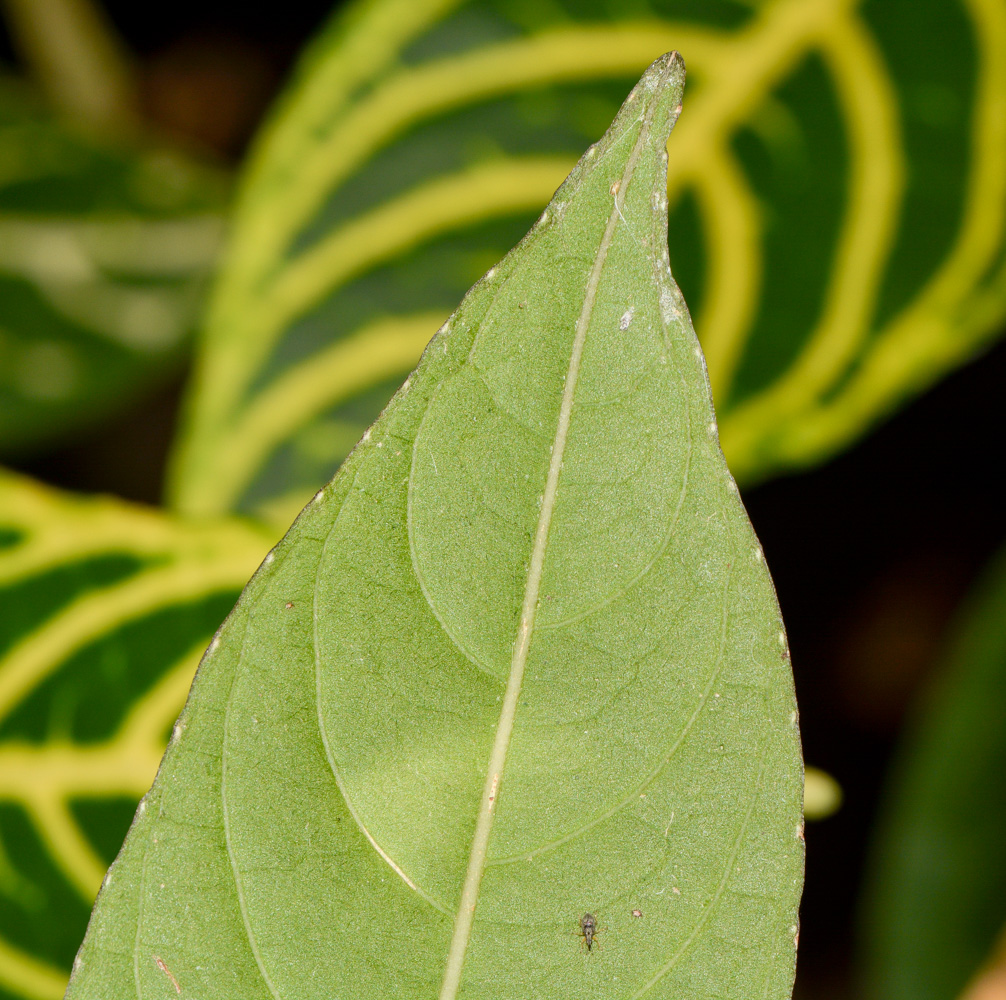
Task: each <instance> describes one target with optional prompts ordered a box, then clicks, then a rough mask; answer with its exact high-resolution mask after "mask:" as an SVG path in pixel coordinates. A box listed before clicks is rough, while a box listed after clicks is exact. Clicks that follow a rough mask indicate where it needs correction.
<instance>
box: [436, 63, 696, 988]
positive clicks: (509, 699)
mask: <svg viewBox="0 0 1006 1000" xmlns="http://www.w3.org/2000/svg"><path fill="white" fill-rule="evenodd" d="M675 62H676V56H674V57H672V58H670V59H669V60H668V62H667V64H666V65H665V66H664V68H663V72H662V73H661V79H660V80H659V81H657V82H656V85H655V87H654V91H653V93H652V94H651V97H650V102H649V106H648V107H647V108H646V111H645V114H644V116H643V123H642V126H641V128H640V130H639V135H638V136H637V138H636V142H635V144H634V145H633V148H632V152H631V153H630V154H629V158H628V160H627V161H626V165H625V169H624V170H623V171H622V175H621V177H620V178H619V179H618V181H617V182H616V183H615V184H613V185H612V200H613V205H612V209H611V212H610V213H609V215H608V221H607V224H606V226H605V230H604V235H603V236H602V238H601V243H600V245H599V247H598V249H597V253H596V255H595V257H594V264H593V267H592V268H591V271H590V275H589V277H588V279H587V285H586V289H585V291H584V301H583V306H582V308H581V310H580V316H579V318H578V319H577V324H576V332H575V335H574V338H573V345H572V348H571V351H570V360H569V366H568V368H567V372H566V380H565V383H564V387H563V395H562V401H561V403H560V407H559V415H558V420H557V423H556V431H555V436H554V438H553V443H552V453H551V457H550V460H549V468H548V475H547V477H546V481H545V492H544V494H543V497H542V503H541V512H540V514H539V516H538V526H537V529H536V531H535V536H534V543H533V546H532V550H531V559H530V562H529V565H528V573H527V579H526V582H525V588H524V601H523V605H522V608H521V618H520V625H519V626H518V629H517V637H516V640H515V642H514V651H513V657H512V659H511V664H510V675H509V678H508V680H507V687H506V693H505V694H504V696H503V705H502V707H501V709H500V717H499V722H498V723H497V726H496V735H495V738H494V740H493V747H492V751H491V753H490V756H489V765H488V768H487V771H486V778H485V782H484V785H483V790H482V798H481V801H480V803H479V812H478V816H477V819H476V823H475V832H474V834H473V836H472V843H471V848H470V851H469V857H468V868H467V871H466V873H465V881H464V885H463V886H462V890H461V899H460V901H459V904H458V913H457V917H456V918H455V923H454V934H453V935H452V938H451V944H450V949H449V951H448V954H447V962H446V966H445V969H444V979H443V984H442V986H441V990H440V1000H455V998H456V996H457V993H458V988H459V986H460V982H461V973H462V969H463V967H464V961H465V955H466V952H467V949H468V941H469V939H470V937H471V931H472V925H473V923H474V919H475V909H476V906H477V903H478V893H479V886H480V884H481V881H482V874H483V872H484V870H485V866H486V853H487V850H488V845H489V836H490V834H491V832H492V825H493V820H494V817H495V805H496V801H497V800H498V798H499V792H500V785H501V781H502V777H503V772H504V769H505V766H506V757H507V751H508V749H509V746H510V737H511V734H512V732H513V725H514V720H515V717H516V712H517V702H518V699H519V697H520V691H521V685H522V683H523V679H524V668H525V666H526V664H527V656H528V651H529V648H530V644H531V636H532V633H533V631H534V619H535V612H536V610H537V605H538V595H539V592H540V588H541V578H542V573H543V571H544V565H545V554H546V550H547V548H548V533H549V528H550V526H551V522H552V515H553V512H554V509H555V499H556V493H557V490H558V485H559V476H560V473H561V470H562V462H563V454H564V452H565V448H566V440H567V437H568V433H569V424H570V420H571V418H572V409H573V398H574V396H575V393H576V384H577V379H578V376H579V371H580V362H581V359H582V356H583V349H584V345H585V343H586V338H587V330H588V328H589V327H590V321H591V318H592V316H593V311H594V304H595V301H596V298H597V290H598V286H599V285H600V281H601V273H602V271H603V269H604V265H605V263H606V261H607V256H608V250H609V249H610V247H611V243H612V240H613V239H614V235H615V227H616V225H617V223H618V220H619V219H620V218H622V219H624V216H623V215H622V206H623V204H624V202H625V195H626V192H627V190H628V187H629V184H630V183H631V180H632V175H633V173H634V171H635V168H636V165H637V163H638V162H639V157H640V155H641V153H642V149H643V145H644V143H645V141H646V138H647V136H648V135H649V130H650V126H651V125H652V121H653V115H654V111H655V110H656V108H657V107H658V106H659V105H660V103H661V101H660V92H661V91H662V90H663V87H664V86H665V85H666V83H667V78H668V76H669V70H670V68H671V67H672V66H673V65H674V64H675ZM636 93H638V89H637V91H634V92H633V94H636ZM632 96H633V95H630V100H631V99H632Z"/></svg>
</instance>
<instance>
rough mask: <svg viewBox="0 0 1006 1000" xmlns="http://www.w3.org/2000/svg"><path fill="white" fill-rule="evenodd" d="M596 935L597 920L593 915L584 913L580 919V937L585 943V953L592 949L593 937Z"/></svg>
mask: <svg viewBox="0 0 1006 1000" xmlns="http://www.w3.org/2000/svg"><path fill="white" fill-rule="evenodd" d="M596 933H597V920H596V918H595V917H594V914H593V913H585V914H584V915H583V916H582V917H580V936H581V937H582V938H583V940H584V941H586V942H587V951H590V950H591V948H593V947H594V935H595V934H596Z"/></svg>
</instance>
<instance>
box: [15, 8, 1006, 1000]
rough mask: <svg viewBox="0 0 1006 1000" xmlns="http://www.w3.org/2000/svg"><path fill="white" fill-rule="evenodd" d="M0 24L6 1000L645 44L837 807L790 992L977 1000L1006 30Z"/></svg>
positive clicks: (999, 819) (752, 13)
mask: <svg viewBox="0 0 1006 1000" xmlns="http://www.w3.org/2000/svg"><path fill="white" fill-rule="evenodd" d="M0 12H2V16H3V18H4V21H3V24H4V28H5V31H6V34H5V35H4V36H3V39H2V48H0V57H2V59H3V64H2V75H0V459H2V460H3V461H4V462H6V465H7V467H8V471H6V472H3V473H2V475H0V608H2V610H0V997H17V998H39V1000H48V998H56V997H59V996H61V995H62V989H63V985H64V983H65V979H66V975H67V971H68V969H69V965H70V962H71V961H72V958H73V955H74V952H75V950H76V947H77V944H78V943H79V941H80V938H81V937H82V935H83V931H84V927H85V925H86V921H87V916H88V912H89V909H90V904H91V900H92V899H93V896H94V893H95V892H96V890H97V887H98V884H99V883H100V880H101V877H102V874H103V872H104V869H105V868H106V867H107V865H108V863H109V862H110V861H111V860H112V858H113V857H114V856H115V853H116V851H117V849H118V846H119V843H120V842H121V839H122V836H123V835H124V833H125V830H126V828H127V826H128V824H129V822H130V819H131V816H132V812H133V809H134V808H135V803H136V801H137V799H138V798H139V796H140V794H142V792H143V791H144V790H145V789H146V787H147V786H148V784H149V782H150V780H151V778H152V776H153V772H154V770H155V768H156V765H157V761H158V759H159V756H160V752H161V748H162V746H163V744H164V741H165V739H166V736H167V733H168V732H169V730H170V727H171V724H172V721H173V719H174V717H175V715H176V714H177V712H178V709H179V708H180V706H181V703H182V701H183V700H184V697H185V693H186V691H187V688H188V683H189V680H190V678H191V674H192V671H193V669H194V665H195V663H196V661H197V660H198V656H199V652H200V650H201V649H202V648H203V646H205V643H206V641H207V640H208V638H209V636H210V635H211V634H212V632H213V631H214V629H215V628H216V627H217V625H218V624H219V623H220V621H221V619H222V618H223V616H224V615H225V614H226V612H227V611H228V610H229V608H230V606H231V604H232V603H233V601H234V599H235V597H236V594H237V593H238V591H239V590H240V588H241V586H242V584H243V583H244V581H245V580H246V579H247V578H248V576H249V575H250V574H251V572H252V571H253V570H254V567H255V565H256V564H257V563H258V561H259V560H260V559H261V558H262V556H263V555H264V553H265V552H266V550H267V549H268V547H269V545H270V544H271V543H272V542H273V541H275V539H276V538H277V537H278V535H279V534H280V533H281V532H282V530H283V529H284V528H285V527H286V525H287V524H288V523H289V522H290V520H291V519H292V517H293V516H294V515H295V514H296V512H297V510H298V509H299V508H300V506H301V505H302V504H303V503H304V502H305V501H306V500H307V499H308V498H309V497H310V496H311V494H312V493H313V492H314V491H315V490H316V489H317V488H318V487H319V486H320V485H321V484H322V483H323V482H325V481H326V480H327V479H328V478H330V476H331V475H332V474H333V473H334V471H335V469H336V468H337V467H338V465H339V463H340V461H341V460H342V458H343V457H344V456H345V455H346V453H347V452H348V450H349V449H350V448H351V447H352V445H353V444H354V443H355V441H356V440H357V439H358V437H359V435H360V434H361V433H362V431H363V429H364V428H365V427H366V426H367V425H368V424H369V423H370V422H371V420H372V419H373V418H374V416H375V415H376V414H377V413H378V412H379V410H380V409H381V408H382V406H383V405H384V403H385V402H386V401H387V399H388V398H389V396H390V395H391V393H392V391H393V390H394V389H395V388H396V387H397V386H398V384H400V382H401V381H402V380H403V379H404V377H405V375H406V374H407V373H408V371H409V370H410V369H411V368H412V366H413V365H414V364H415V362H416V360H417V358H418V356H419V353H420V352H421V350H422V347H423V345H424V344H425V343H426V341H427V340H428V339H429V337H430V336H431V335H432V333H433V332H434V330H435V329H436V328H437V326H438V325H439V324H440V323H441V322H442V321H443V319H445V318H446V316H447V314H448V313H449V311H450V310H451V309H452V308H453V306H454V305H455V304H456V303H457V301H458V300H459V299H460V298H461V296H462V295H463V293H464V291H465V290H466V289H467V288H468V286H469V285H470V284H471V283H472V282H473V281H474V280H476V279H477V278H478V277H479V276H480V275H481V274H482V273H483V272H484V271H485V270H486V269H487V268H488V267H489V266H490V265H491V264H493V263H494V262H495V261H496V260H497V259H498V258H499V257H500V256H502V254H503V253H504V252H505V251H506V250H507V249H509V247H510V246H512V245H513V244H514V243H515V242H516V241H517V240H518V239H519V238H520V237H521V236H522V235H523V233H524V232H525V231H526V230H527V228H528V227H529V225H530V223H531V222H532V221H533V219H534V218H535V217H536V216H537V214H538V213H539V212H540V210H541V207H542V206H543V205H544V204H545V202H546V201H547V200H548V198H549V196H550V195H551V193H552V191H553V190H554V188H555V187H556V186H557V184H558V183H559V181H561V179H562V178H563V177H564V175H565V174H566V172H567V171H568V169H569V167H570V166H571V165H572V163H573V162H575V160H576V158H577V157H578V156H579V155H580V154H581V153H582V151H583V150H584V148H585V147H586V146H587V145H588V144H589V143H590V142H592V141H593V140H595V139H596V138H597V137H598V136H599V135H600V133H601V132H602V131H603V130H604V128H605V127H606V126H607V124H608V122H609V121H610V119H611V117H612V116H613V114H614V111H615V109H616V108H617V106H618V104H619V102H620V101H621V99H622V98H623V97H624V94H625V93H626V92H627V90H628V89H629V87H630V86H631V85H632V83H633V82H634V81H635V80H636V79H637V77H638V75H639V73H640V71H641V70H642V68H643V67H644V66H645V65H646V64H648V63H649V62H650V61H651V60H652V59H653V58H655V57H656V56H657V55H659V54H660V53H661V52H663V51H665V50H667V49H670V48H678V49H680V50H681V52H682V53H683V55H684V57H685V60H686V62H687V64H688V66H689V85H688V91H687V95H686V101H685V111H684V114H683V116H682V119H681V123H680V125H679V127H678V129H677V130H676V131H675V133H674V136H673V137H672V140H671V143H670V147H669V153H670V177H669V186H668V195H669V202H670V212H671V216H670V236H669V243H670V253H671V261H672V267H673V270H674V272H675V275H676V277H677V279H678V281H679V283H680V284H681V286H682V288H683V290H684V293H685V295H686V298H687V300H688V302H689V305H690V308H691V310H692V313H693V315H694V317H695V319H696V325H697V328H698V331H699V335H700V338H701V339H702V342H703V346H704V348H705V351H706V355H707V359H708V362H709V370H710V377H711V380H712V384H713V389H714V394H715V397H716V402H717V408H718V411H719V415H720V427H721V434H722V440H723V444H724V449H725V451H726V453H727V457H728V459H729V461H730V463H731V466H732V468H733V469H734V471H735V473H736V474H737V476H738V478H739V480H740V481H741V484H742V486H743V487H744V492H745V499H746V502H747V504H748V507H749V510H750V512H751V515H752V519H753V520H754V522H755V527H756V528H757V530H758V532H759V534H760V536H761V538H762V541H763V544H764V547H765V550H766V553H767V554H768V557H769V561H770V564H771V566H772V569H773V573H774V576H775V579H776V583H777V586H778V589H779V594H780V600H781V603H782V607H783V613H784V615H785V617H786V620H787V622H788V627H789V631H790V639H791V644H792V649H793V654H794V656H793V659H794V669H795V672H796V681H797V692H798V695H799V697H800V703H801V714H802V723H803V734H804V740H805V745H806V751H807V757H808V760H809V761H810V762H811V763H813V764H819V765H821V766H822V767H823V768H824V769H825V770H826V772H828V774H831V775H834V777H835V778H836V779H837V781H838V785H839V786H840V787H841V794H842V795H843V796H844V805H843V807H842V809H841V810H840V811H839V812H838V813H837V814H835V815H834V816H832V818H830V819H827V820H822V821H821V822H820V823H816V824H813V825H812V826H811V827H809V828H808V831H807V840H808V848H809V850H808V879H807V889H806V894H805V900H804V908H803V926H802V932H801V935H802V936H801V953H800V966H799V970H798V978H797V996H798V997H812V996H813V997H815V998H817V1000H819V998H827V997H853V996H860V995H862V996H871V997H872V996H876V997H881V996H883V997H885V998H888V997H898V998H901V997H903V998H905V1000H908V998H919V1000H929V998H931V1000H951V998H953V997H957V996H961V995H962V994H963V993H964V991H965V990H971V991H972V994H971V995H972V996H977V995H978V994H977V992H975V991H980V990H985V991H986V994H985V995H986V1000H991V998H992V997H993V996H994V995H995V994H992V993H988V990H989V989H993V990H994V989H996V988H998V989H999V990H1000V993H999V994H998V995H1000V996H1006V988H1004V987H1003V985H1002V984H1003V982H1004V980H1006V975H1004V974H1002V973H997V972H996V968H997V962H1000V961H1001V959H997V958H996V955H997V954H998V955H1001V954H1002V953H1001V951H1000V952H997V951H996V944H995V942H996V941H997V938H998V935H999V934H1000V932H1001V930H1002V928H1003V926H1004V924H1006V847H1004V843H1006V836H1003V831H1004V829H1006V824H1004V820H1006V781H1004V771H1006V768H1004V764H1006V725H1004V724H1003V723H1004V718H1003V715H1004V712H1003V708H1002V705H1003V698H1002V697H1001V695H1002V693H1003V687H1004V684H1006V652H1004V651H1006V604H1004V594H1006V583H1004V580H1006V577H1004V574H1003V567H1004V566H1006V564H1004V563H1003V558H1002V557H1001V556H1000V557H998V562H997V563H996V564H995V565H996V566H997V567H998V568H997V569H996V568H993V569H992V570H991V577H989V578H987V579H986V582H984V583H982V584H980V585H978V584H975V581H977V580H979V579H980V578H981V574H982V571H983V568H984V567H985V566H986V565H992V562H993V553H994V552H995V551H996V550H997V548H998V547H999V546H1000V545H1001V544H1002V542H1003V536H1004V531H1003V517H1002V510H1003V509H1004V491H1003V487H1002V485H1001V483H1000V482H999V479H1000V477H999V476H998V475H997V474H996V473H997V470H996V469H995V468H994V466H995V465H996V464H997V463H995V462H993V461H990V457H991V456H994V455H996V454H1002V449H1003V444H1004V441H1003V437H1004V429H1006V425H1004V421H1003V418H1002V406H1001V400H1002V398H1003V386H1004V378H1006V350H1004V348H1003V346H1001V345H1000V346H990V345H994V343H995V340H996V338H997V336H998V335H999V333H1001V332H1002V331H1003V328H1004V325H1006V321H1004V317H1006V241H1004V232H1006V0H862V2H858V3H857V2H853V0H767V2H757V0H703V2H701V3H700V2H695V0H632V2H628V0H619V2H613V0H612V2H608V0H535V2H533V3H532V2H528V0H365V2H361V0H356V2H353V3H347V4H336V5H335V9H333V4H332V3H331V2H330V0H289V2H288V3H286V4H284V5H282V9H276V8H275V5H271V6H270V9H269V10H268V11H263V12H261V13H256V12H255V11H252V10H250V9H249V5H246V4H237V3H236V2H226V0H201V2H200V3H198V4H197V3H195V2H194V0H189V2H184V0H179V2H176V3H173V4H171V5H170V7H164V8H161V7H159V9H158V10H157V12H156V15H155V14H154V13H152V12H150V11H149V10H147V9H146V6H145V5H139V4H135V3H131V2H129V0H106V2H105V3H104V4H103V5H98V4H97V3H96V0H4V2H3V3H2V4H0ZM305 46H306V48H305ZM302 48H303V49H304V54H303V56H302V57H298V55H297V54H298V53H299V52H300V50H301V49H302ZM274 97H275V102H274V103H273V104H272V109H271V110H270V111H269V112H268V113H266V110H265V109H266V107H267V105H269V104H270V102H271V101H273V99H274ZM260 122H262V124H260ZM252 136H254V138H252ZM232 176H233V177H235V178H236V180H235V181H233V182H232V180H231V178H232ZM234 191H236V194H234V193H232V192H234ZM225 225H226V226H227V227H229V234H228V236H227V238H226V240H223V238H222V236H223V230H224V227H225ZM213 275H215V276H213ZM211 276H213V277H212V280H211ZM983 352H984V353H983ZM961 366H963V367H961ZM955 369H958V370H957V371H956V372H955V373H954V370H955ZM952 373H953V374H952ZM899 409H900V412H899V413H897V415H895V412H896V411H897V410H899ZM94 493H104V494H109V495H108V496H105V497H100V498H96V497H94V496H93V495H92V494H94ZM973 586H978V587H979V590H978V596H976V597H973V598H969V599H968V600H967V601H966V602H965V596H966V595H967V594H968V592H969V591H970V590H971V589H972V587H973ZM960 608H963V609H964V610H959V609H960ZM944 651H946V652H944ZM997 694H998V695H1000V696H999V697H996V696H997ZM905 719H908V720H909V721H908V722H907V723H905V724H904V725H903V722H904V720H905ZM903 730H904V733H903ZM892 762H893V763H892ZM889 764H891V766H890V767H889ZM838 794H839V793H838V791H837V787H836V786H835V784H834V782H832V781H831V780H830V779H829V778H828V777H827V776H826V775H821V774H820V773H817V774H815V775H814V776H813V779H812V780H811V781H809V782H808V805H809V806H810V805H812V804H813V805H814V806H815V810H816V811H817V812H818V813H819V814H823V813H824V812H826V811H827V810H828V808H829V802H830V804H831V806H832V807H833V806H834V805H835V804H837V800H838ZM812 798H813V800H814V801H813V803H812V801H811V800H812ZM997 976H998V978H997ZM996 983H998V984H999V986H998V987H997V986H996ZM989 984H992V985H991V987H990V986H989Z"/></svg>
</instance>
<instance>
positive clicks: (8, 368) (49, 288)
mask: <svg viewBox="0 0 1006 1000" xmlns="http://www.w3.org/2000/svg"><path fill="white" fill-rule="evenodd" d="M223 193H224V185H223V183H222V178H221V177H220V176H218V175H217V174H216V173H215V172H212V171H210V170H208V169H206V168H203V167H199V166H197V165H195V164H194V163H192V162H190V161H189V160H187V159H185V158H183V157H182V156H180V155H179V154H176V153H173V152H170V151H168V150H166V149H164V148H163V147H160V148H157V147H150V146H131V145H129V144H127V143H125V142H123V143H122V144H121V145H115V144H113V143H111V142H110V141H108V140H105V139H99V138H97V137H96V136H94V135H91V134H90V133H87V132H83V131H80V130H78V129H75V128H73V127H72V126H71V125H70V124H68V123H67V122H64V121H62V120H60V119H58V118H56V117H55V116H53V115H52V114H51V113H49V112H47V111H46V110H44V109H43V108H42V107H40V106H39V105H38V104H37V102H36V101H34V100H33V97H32V95H31V94H30V93H29V92H28V91H27V89H26V88H25V87H24V86H22V85H19V84H16V83H15V82H14V81H12V80H9V79H4V78H0V453H3V454H7V455H10V454H12V453H14V452H23V451H25V450H26V449H28V448H30V447H37V446H40V445H43V444H49V443H52V441H53V440H54V439H57V438H59V437H60V436H61V435H65V434H66V433H67V431H70V433H75V432H77V431H78V430H79V429H80V427H81V426H82V425H83V424H85V423H86V422H88V421H93V420H95V419H97V418H98V417H99V416H101V415H102V414H105V413H108V412H109V411H111V410H112V409H114V407H115V406H121V405H122V404H123V403H124V402H126V401H128V400H129V399H131V398H134V397H135V396H136V395H137V394H138V393H139V392H141V391H142V390H143V389H144V388H145V387H146V386H148V385H149V384H150V383H151V382H153V381H154V380H156V379H157V378H162V377H163V373H164V371H165V370H171V369H172V368H173V367H174V368H177V367H178V366H180V357H179V355H180V351H181V348H182V346H183V344H184V341H185V338H186V336H187V334H188V333H189V332H190V331H191V329H192V327H193V325H194V322H195V317H196V314H197V311H198V309H199V307H200V306H201V304H202V298H203V289H204V285H205V281H206V278H207V275H208V273H209V269H210V265H211V264H212V263H213V262H214V260H215V258H216V254H217V251H218V247H219V243H220V237H221V229H222V220H221V207H222V201H223ZM166 362H173V364H166Z"/></svg>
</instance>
